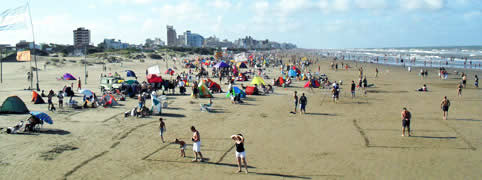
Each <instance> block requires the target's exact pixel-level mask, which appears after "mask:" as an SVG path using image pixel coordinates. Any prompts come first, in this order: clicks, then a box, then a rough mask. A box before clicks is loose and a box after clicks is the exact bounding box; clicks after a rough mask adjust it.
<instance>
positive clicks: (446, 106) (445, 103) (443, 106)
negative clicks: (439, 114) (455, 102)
mask: <svg viewBox="0 0 482 180" xmlns="http://www.w3.org/2000/svg"><path fill="white" fill-rule="evenodd" d="M449 107H450V101H449V100H448V99H447V96H444V99H442V102H441V103H440V108H441V109H442V111H443V113H444V116H443V119H444V120H447V117H448V116H449Z"/></svg>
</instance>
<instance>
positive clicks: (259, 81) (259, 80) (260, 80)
mask: <svg viewBox="0 0 482 180" xmlns="http://www.w3.org/2000/svg"><path fill="white" fill-rule="evenodd" d="M251 84H253V85H254V84H257V85H261V84H263V85H266V83H265V82H264V79H263V78H261V77H259V76H256V77H254V78H253V81H251Z"/></svg>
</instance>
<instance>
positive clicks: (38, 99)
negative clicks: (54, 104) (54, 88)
mask: <svg viewBox="0 0 482 180" xmlns="http://www.w3.org/2000/svg"><path fill="white" fill-rule="evenodd" d="M32 102H33V103H34V104H45V101H44V99H42V96H40V95H39V94H38V93H37V92H35V91H32Z"/></svg>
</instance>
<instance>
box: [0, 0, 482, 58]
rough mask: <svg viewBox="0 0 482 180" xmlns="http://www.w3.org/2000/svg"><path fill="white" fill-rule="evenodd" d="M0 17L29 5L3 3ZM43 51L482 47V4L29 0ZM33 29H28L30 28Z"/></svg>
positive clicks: (10, 38) (26, 36) (23, 34)
mask: <svg viewBox="0 0 482 180" xmlns="http://www.w3.org/2000/svg"><path fill="white" fill-rule="evenodd" d="M0 1H1V4H2V5H1V6H0V13H1V12H3V11H4V10H6V9H9V8H15V7H18V6H20V5H22V4H23V3H24V2H25V0H0ZM30 8H31V12H32V20H33V24H34V30H35V36H36V41H37V42H38V43H59V44H73V32H72V31H73V30H74V29H76V28H77V27H85V28H87V29H90V30H91V39H92V40H91V41H92V43H93V44H95V45H97V44H98V43H100V42H101V41H103V39H104V38H115V39H120V40H122V42H127V43H134V44H140V43H144V42H145V39H147V38H155V37H159V38H161V39H162V40H164V41H166V25H173V26H174V28H175V29H176V31H177V33H178V34H181V33H182V32H185V31H186V30H191V31H192V32H193V33H198V34H201V35H202V36H204V37H205V38H206V37H209V36H213V35H216V37H218V38H220V39H228V40H230V41H234V40H235V39H238V38H242V37H245V36H248V35H249V36H252V37H253V38H255V39H259V40H264V39H269V40H272V41H277V42H290V43H294V44H296V45H297V46H298V47H300V48H313V49H314V48H382V47H413V46H416V47H420V46H462V45H482V0H31V1H30ZM28 23H30V22H28ZM31 39H32V33H31V31H30V29H23V30H15V31H0V44H5V43H7V44H15V43H17V42H18V41H19V40H28V41H31Z"/></svg>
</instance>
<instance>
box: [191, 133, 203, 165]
mask: <svg viewBox="0 0 482 180" xmlns="http://www.w3.org/2000/svg"><path fill="white" fill-rule="evenodd" d="M191 131H192V132H193V135H192V142H193V144H192V150H193V152H194V159H193V160H192V162H196V161H198V155H199V162H203V154H202V153H201V135H200V134H199V131H197V130H196V127H194V126H191Z"/></svg>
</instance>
